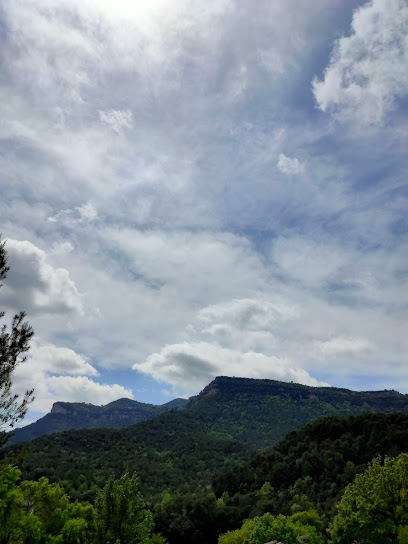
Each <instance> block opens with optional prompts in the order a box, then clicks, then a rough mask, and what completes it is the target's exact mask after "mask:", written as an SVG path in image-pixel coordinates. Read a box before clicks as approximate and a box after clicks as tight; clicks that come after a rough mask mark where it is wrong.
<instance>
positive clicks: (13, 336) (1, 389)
mask: <svg viewBox="0 0 408 544" xmlns="http://www.w3.org/2000/svg"><path fill="white" fill-rule="evenodd" d="M4 246H5V242H1V238H0V282H1V280H3V279H4V278H5V277H6V275H7V272H8V270H9V268H8V266H7V252H6V250H5V247H4ZM0 287H2V283H0ZM4 315H5V313H4V312H2V311H0V319H2V318H3V317H4ZM25 315H26V314H25V312H19V313H18V314H16V315H15V316H14V317H13V319H12V323H11V328H10V331H8V329H7V325H6V324H3V326H2V327H1V330H0V446H1V445H3V444H4V443H5V442H6V440H7V434H6V432H5V431H6V429H7V428H13V427H14V425H15V423H16V422H17V421H20V420H21V419H22V418H23V417H24V416H25V414H26V412H27V409H28V405H29V403H30V402H31V401H32V400H33V399H34V397H33V395H34V389H31V390H28V391H26V392H25V395H24V397H23V398H22V399H21V398H20V397H19V395H17V394H13V393H12V391H11V386H12V381H11V375H12V373H13V371H14V369H15V368H16V366H17V365H18V364H20V363H22V362H24V361H25V357H24V356H23V357H21V355H22V354H24V353H26V352H27V351H28V350H29V348H30V345H29V342H30V339H31V337H32V336H33V334H34V332H33V329H32V328H31V326H30V325H29V324H28V323H27V322H26V321H25V320H24V319H25Z"/></svg>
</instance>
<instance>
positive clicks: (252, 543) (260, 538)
mask: <svg viewBox="0 0 408 544" xmlns="http://www.w3.org/2000/svg"><path fill="white" fill-rule="evenodd" d="M321 529H322V521H321V519H320V517H319V515H318V514H317V512H316V511H314V510H309V511H307V512H297V513H296V514H294V515H292V516H289V517H285V516H283V515H282V514H279V515H278V516H272V514H264V515H263V516H262V517H256V518H253V519H249V520H246V521H245V522H244V524H243V526H242V527H241V529H238V530H237V531H231V532H229V533H226V534H225V535H222V536H220V538H219V541H218V542H219V544H266V543H267V542H268V543H269V542H271V541H274V542H278V541H279V542H284V543H285V544H298V543H299V542H303V541H304V542H308V544H323V537H322V535H321Z"/></svg>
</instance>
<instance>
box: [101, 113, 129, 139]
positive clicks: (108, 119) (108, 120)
mask: <svg viewBox="0 0 408 544" xmlns="http://www.w3.org/2000/svg"><path fill="white" fill-rule="evenodd" d="M99 118H100V120H101V121H102V123H105V124H106V125H108V126H109V127H110V128H111V129H112V130H113V131H114V132H117V133H118V134H120V133H121V132H122V130H123V129H125V128H131V127H132V125H133V115H132V112H131V111H130V110H108V111H101V110H100V111H99Z"/></svg>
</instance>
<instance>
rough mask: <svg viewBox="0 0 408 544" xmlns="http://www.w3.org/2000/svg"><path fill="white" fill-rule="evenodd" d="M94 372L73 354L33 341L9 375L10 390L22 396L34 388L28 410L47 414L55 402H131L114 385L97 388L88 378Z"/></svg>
mask: <svg viewBox="0 0 408 544" xmlns="http://www.w3.org/2000/svg"><path fill="white" fill-rule="evenodd" d="M89 376H98V371H97V370H96V368H95V367H93V366H92V365H91V364H90V363H89V362H88V361H87V359H86V358H85V357H84V356H83V355H81V354H78V353H76V352H75V351H74V350H72V349H69V348H65V347H59V346H56V345H54V344H50V343H40V342H38V341H35V340H34V341H33V342H32V345H31V348H30V351H29V352H28V356H27V360H26V361H25V362H23V363H21V364H19V365H18V366H17V367H16V369H15V370H14V372H13V390H14V391H15V392H16V393H18V394H21V395H23V394H24V391H26V390H27V389H31V388H32V387H34V389H35V393H34V394H35V400H34V402H33V403H32V404H31V405H30V409H31V410H34V411H37V412H49V411H50V409H51V407H52V404H53V403H54V402H56V401H66V402H90V403H93V404H99V405H101V404H107V403H108V402H111V401H113V400H116V399H118V398H123V397H126V398H134V397H133V393H132V391H131V390H130V389H126V388H125V387H123V386H121V385H118V384H110V385H104V384H99V383H97V382H95V381H94V380H92V379H91V378H89Z"/></svg>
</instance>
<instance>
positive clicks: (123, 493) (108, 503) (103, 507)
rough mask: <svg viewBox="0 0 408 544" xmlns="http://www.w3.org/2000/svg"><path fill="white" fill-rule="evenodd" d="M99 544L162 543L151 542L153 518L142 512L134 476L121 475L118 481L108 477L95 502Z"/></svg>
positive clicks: (144, 511) (140, 497)
mask: <svg viewBox="0 0 408 544" xmlns="http://www.w3.org/2000/svg"><path fill="white" fill-rule="evenodd" d="M95 509H96V516H97V524H98V542H99V543H100V544H147V543H149V542H152V541H153V542H160V540H161V542H164V540H163V539H160V537H158V536H156V537H152V540H151V539H150V531H151V528H152V525H153V515H152V513H151V512H149V511H148V510H146V509H145V504H144V500H143V498H142V496H141V494H140V492H139V484H138V481H137V478H136V476H135V475H133V476H132V477H129V475H128V474H124V475H123V476H122V477H121V478H119V480H115V479H114V477H113V475H111V476H110V478H109V480H108V482H107V484H106V486H105V487H104V489H103V490H101V491H100V492H99V493H98V495H97V497H96V501H95Z"/></svg>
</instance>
